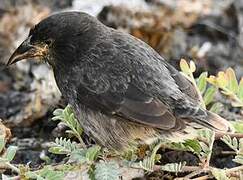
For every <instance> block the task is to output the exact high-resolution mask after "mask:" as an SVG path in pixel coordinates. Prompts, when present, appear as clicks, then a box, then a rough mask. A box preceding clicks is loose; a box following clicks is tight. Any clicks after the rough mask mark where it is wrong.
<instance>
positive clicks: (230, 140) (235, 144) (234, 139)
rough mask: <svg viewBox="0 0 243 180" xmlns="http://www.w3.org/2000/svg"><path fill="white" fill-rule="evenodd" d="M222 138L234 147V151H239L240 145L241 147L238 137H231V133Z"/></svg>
mask: <svg viewBox="0 0 243 180" xmlns="http://www.w3.org/2000/svg"><path fill="white" fill-rule="evenodd" d="M221 140H222V141H223V142H224V143H225V144H227V145H228V146H229V147H230V148H231V149H233V150H234V151H236V152H237V151H238V147H239V144H238V141H237V139H236V137H234V138H231V137H230V136H229V135H224V136H223V137H222V138H221Z"/></svg>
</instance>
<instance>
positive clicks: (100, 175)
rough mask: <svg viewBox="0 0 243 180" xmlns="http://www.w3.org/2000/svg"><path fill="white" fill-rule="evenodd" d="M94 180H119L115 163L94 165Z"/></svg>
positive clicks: (117, 167) (117, 166)
mask: <svg viewBox="0 0 243 180" xmlns="http://www.w3.org/2000/svg"><path fill="white" fill-rule="evenodd" d="M94 173H95V179H96V180H119V176H120V172H119V165H118V164H117V163H115V162H100V163H98V164H96V165H95V171H94Z"/></svg>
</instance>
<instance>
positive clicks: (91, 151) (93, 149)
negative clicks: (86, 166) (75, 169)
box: [86, 146, 101, 162]
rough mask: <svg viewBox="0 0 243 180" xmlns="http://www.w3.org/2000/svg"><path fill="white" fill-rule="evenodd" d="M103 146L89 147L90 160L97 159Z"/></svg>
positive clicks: (88, 156) (87, 155)
mask: <svg viewBox="0 0 243 180" xmlns="http://www.w3.org/2000/svg"><path fill="white" fill-rule="evenodd" d="M100 150H101V147H100V146H93V147H90V148H89V149H87V152H86V159H87V160H88V161H91V162H92V161H95V160H96V159H97V157H98V155H99V153H100Z"/></svg>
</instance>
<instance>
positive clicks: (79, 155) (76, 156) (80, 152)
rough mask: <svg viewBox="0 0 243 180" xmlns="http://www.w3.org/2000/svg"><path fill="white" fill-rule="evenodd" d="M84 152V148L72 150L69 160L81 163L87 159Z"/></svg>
mask: <svg viewBox="0 0 243 180" xmlns="http://www.w3.org/2000/svg"><path fill="white" fill-rule="evenodd" d="M86 152H87V150H84V149H77V150H75V151H73V152H72V153H71V155H70V157H69V161H70V162H79V163H80V164H83V163H85V162H86V161H87V159H86Z"/></svg>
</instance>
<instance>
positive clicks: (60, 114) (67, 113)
mask: <svg viewBox="0 0 243 180" xmlns="http://www.w3.org/2000/svg"><path fill="white" fill-rule="evenodd" d="M53 115H54V117H53V118H52V120H54V121H56V120H60V121H61V122H63V123H64V124H65V125H66V126H67V127H69V128H70V130H67V131H66V132H67V133H68V134H70V135H72V136H75V137H76V138H77V139H78V140H79V142H80V143H81V144H82V145H83V146H84V147H85V144H84V142H83V140H82V137H81V135H82V133H83V128H82V127H81V125H80V123H79V122H78V120H77V119H76V118H75V115H74V112H73V110H72V108H71V106H70V105H67V106H66V107H65V108H64V109H56V110H55V111H54V112H53Z"/></svg>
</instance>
